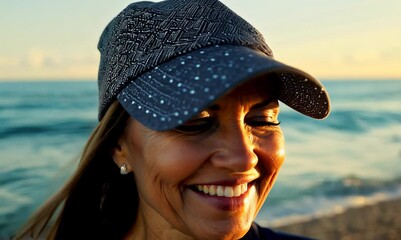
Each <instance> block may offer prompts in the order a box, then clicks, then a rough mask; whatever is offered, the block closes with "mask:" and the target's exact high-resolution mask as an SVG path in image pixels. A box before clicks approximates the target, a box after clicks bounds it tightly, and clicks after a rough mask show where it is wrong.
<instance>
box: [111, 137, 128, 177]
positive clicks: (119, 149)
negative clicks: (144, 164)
mask: <svg viewBox="0 0 401 240" xmlns="http://www.w3.org/2000/svg"><path fill="white" fill-rule="evenodd" d="M127 150H128V149H127V145H126V140H125V139H124V137H123V136H121V137H120V138H119V139H118V141H117V144H116V145H115V146H114V148H113V149H112V157H113V160H114V163H115V164H116V165H117V166H118V168H121V166H123V165H124V164H125V166H126V167H127V170H128V172H131V171H132V168H131V166H130V164H129V162H128V156H129V153H128V152H127Z"/></svg>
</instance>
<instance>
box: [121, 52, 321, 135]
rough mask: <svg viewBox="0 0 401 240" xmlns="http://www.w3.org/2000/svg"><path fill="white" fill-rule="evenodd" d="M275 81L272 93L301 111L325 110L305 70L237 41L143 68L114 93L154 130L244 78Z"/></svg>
mask: <svg viewBox="0 0 401 240" xmlns="http://www.w3.org/2000/svg"><path fill="white" fill-rule="evenodd" d="M256 78H258V79H259V78H261V79H262V80H267V81H277V87H278V92H277V97H278V99H279V100H280V101H282V102H284V103H286V104H287V105H289V106H291V107H292V108H294V109H295V110H298V111H300V112H302V113H303V114H305V115H308V116H312V117H315V118H321V117H324V116H325V115H327V109H328V102H327V101H316V100H320V99H321V100H323V99H324V100H327V99H326V92H325V90H324V88H323V86H322V85H320V84H319V83H318V82H317V81H316V80H315V79H314V78H312V77H311V76H309V75H308V74H306V73H304V72H302V71H300V70H298V69H295V68H292V67H290V66H287V65H285V64H283V63H280V62H278V61H275V60H274V59H272V58H270V57H268V56H266V55H265V54H263V53H261V52H260V51H257V50H254V49H252V48H249V47H246V46H240V45H221V46H220V45H216V46H211V47H205V48H202V49H200V50H196V51H193V52H190V53H187V54H184V55H181V56H179V57H177V58H174V59H172V60H171V61H169V62H167V63H164V64H161V65H159V66H157V67H155V68H154V69H153V70H151V71H148V72H146V73H144V74H142V75H140V76H139V77H137V78H136V79H135V80H134V81H131V82H130V84H129V85H128V86H127V87H126V88H124V89H123V90H122V91H121V93H120V94H119V95H118V96H117V98H118V100H119V101H120V103H121V104H122V106H123V107H124V108H125V109H126V110H127V111H128V112H129V113H130V114H131V116H132V117H133V118H135V119H136V120H138V121H139V122H141V123H142V124H144V125H145V126H147V127H149V128H151V129H154V130H166V129H171V128H174V127H176V126H178V125H180V124H182V123H184V122H185V121H186V120H188V119H189V118H191V117H192V116H193V115H195V114H197V113H198V112H199V111H201V110H202V109H204V108H206V107H207V106H208V105H209V104H210V103H211V102H212V101H214V100H216V99H218V98H219V97H220V96H222V95H223V94H225V93H227V92H228V91H229V90H230V89H232V88H234V87H236V86H238V85H239V84H241V83H243V82H246V81H248V80H252V79H256Z"/></svg>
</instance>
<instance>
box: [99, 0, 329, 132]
mask: <svg viewBox="0 0 401 240" xmlns="http://www.w3.org/2000/svg"><path fill="white" fill-rule="evenodd" d="M98 48H99V50H100V52H101V62H100V67H99V76H98V83H99V120H101V119H102V117H103V115H104V114H105V112H106V110H107V109H108V107H109V106H110V104H111V102H112V101H114V100H115V99H116V97H117V96H118V100H119V101H120V103H121V104H122V105H123V107H124V108H125V109H126V110H127V111H128V113H129V114H130V115H131V116H132V117H134V118H135V119H137V120H138V121H140V122H141V123H142V124H144V125H146V126H148V127H149V128H152V129H154V130H166V129H170V128H173V127H175V126H177V125H178V124H182V123H183V122H185V121H186V120H187V119H189V118H190V117H191V116H193V115H194V114H196V113H197V112H199V111H200V110H202V109H203V108H204V107H206V106H207V105H209V104H210V103H211V102H212V101H213V100H214V99H217V98H218V97H219V96H221V95H223V94H224V93H226V92H227V91H229V90H230V89H232V88H233V87H235V86H237V85H238V84H241V83H243V82H244V81H247V80H250V79H252V78H254V77H256V76H259V77H260V76H262V77H263V76H265V75H266V77H265V79H267V80H271V79H275V81H277V82H278V87H279V88H278V91H279V92H278V98H279V100H281V101H282V102H284V103H285V104H287V105H289V106H290V107H292V108H293V109H295V110H297V111H299V112H301V113H303V114H305V115H307V116H310V117H313V118H324V117H326V116H327V115H328V113H329V111H330V104H329V98H328V94H327V92H326V91H325V89H324V88H323V86H322V85H321V83H320V82H319V81H318V80H316V79H315V78H313V77H312V76H310V75H309V74H307V73H305V72H302V71H300V70H298V69H295V68H293V67H290V66H287V65H285V64H283V63H280V62H278V61H276V60H274V59H273V53H272V51H271V49H270V48H269V47H268V46H267V44H266V43H265V41H264V39H263V37H262V35H261V34H260V33H259V32H258V31H257V30H256V29H255V28H254V27H253V26H252V25H250V24H249V23H248V22H246V21H245V20H244V19H242V18H241V17H239V16H238V15H237V14H235V13H234V12H233V11H231V10H230V9H229V8H227V7H226V6H225V5H223V4H222V3H221V2H219V1H217V0H168V1H163V2H158V3H153V2H139V3H133V4H131V5H129V6H128V7H127V8H126V9H124V10H123V11H122V12H121V13H120V14H119V15H118V16H117V17H116V18H114V19H113V20H112V21H111V22H110V24H109V25H108V26H107V27H106V29H105V30H104V32H103V34H102V36H101V39H100V41H99V45H98ZM273 76H274V77H273Z"/></svg>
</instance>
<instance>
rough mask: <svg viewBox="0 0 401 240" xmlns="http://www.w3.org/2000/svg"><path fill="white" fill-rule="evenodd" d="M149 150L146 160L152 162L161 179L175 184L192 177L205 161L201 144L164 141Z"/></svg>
mask: <svg viewBox="0 0 401 240" xmlns="http://www.w3.org/2000/svg"><path fill="white" fill-rule="evenodd" d="M145 149H146V148H145ZM147 149H148V150H149V151H147V152H146V153H145V155H144V160H147V161H151V162H152V163H151V164H152V169H157V172H158V175H159V177H162V178H163V179H164V180H165V181H168V182H171V183H173V184H179V183H180V181H183V180H184V179H186V178H188V177H190V176H191V175H192V174H193V173H194V172H195V171H196V170H197V169H199V168H200V166H201V165H202V164H203V162H204V159H205V157H204V155H205V154H204V153H203V151H202V149H203V148H202V146H201V145H200V144H194V143H185V142H178V141H166V140H164V141H162V142H160V144H155V145H153V147H151V148H147ZM153 172H154V173H156V172H155V171H153Z"/></svg>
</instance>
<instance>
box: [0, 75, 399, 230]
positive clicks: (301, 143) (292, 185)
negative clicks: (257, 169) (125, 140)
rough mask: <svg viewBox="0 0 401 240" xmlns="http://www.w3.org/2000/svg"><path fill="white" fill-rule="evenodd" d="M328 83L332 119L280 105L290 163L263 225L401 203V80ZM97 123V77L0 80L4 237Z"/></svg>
mask: <svg viewBox="0 0 401 240" xmlns="http://www.w3.org/2000/svg"><path fill="white" fill-rule="evenodd" d="M324 84H325V86H326V88H327V89H328V91H329V93H330V96H331V100H332V113H331V115H330V116H329V118H327V119H325V120H323V121H319V120H312V119H309V118H306V117H304V116H302V115H300V114H299V113H297V112H295V111H293V110H291V109H289V108H287V107H285V106H282V112H281V116H280V121H281V123H282V128H283V131H284V134H285V137H286V151H287V158H286V162H285V164H284V166H283V168H282V171H281V173H280V176H279V178H278V180H277V183H276V185H275V187H274V188H273V190H272V192H271V193H270V195H269V197H268V200H267V201H266V203H265V205H264V207H263V208H262V210H261V212H260V214H259V215H258V217H257V220H258V221H259V222H260V223H261V224H266V225H271V226H274V225H280V224H282V223H285V222H287V223H288V222H290V221H297V220H299V219H303V218H309V217H313V216H320V215H323V214H331V213H334V212H339V211H343V210H344V209H346V208H348V207H352V206H356V205H364V204H370V203H374V202H375V201H380V200H385V199H390V198H395V197H401V81H394V80H393V81H386V80H380V81H357V80H348V81H325V82H324ZM96 117H97V86H96V82H95V81H93V82H89V81H88V82H73V81H71V82H0V238H1V237H2V236H3V237H4V236H10V235H11V234H13V233H14V232H15V230H16V229H17V228H18V226H19V225H20V224H21V223H22V222H23V221H24V220H26V218H27V217H28V216H29V214H31V213H32V211H34V210H35V209H36V208H37V207H38V205H40V204H41V203H42V202H43V201H44V199H46V198H47V197H48V196H49V195H51V194H52V193H53V192H54V191H56V190H57V189H58V188H59V186H60V185H61V184H62V183H63V182H64V181H65V179H66V178H67V177H68V176H69V175H70V173H71V171H72V170H73V169H74V167H75V166H76V163H77V157H78V156H79V154H80V152H81V150H82V147H83V145H84V143H85V141H86V139H87V138H88V136H89V134H90V133H91V131H92V129H93V128H94V126H95V125H96V123H97V120H96Z"/></svg>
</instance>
